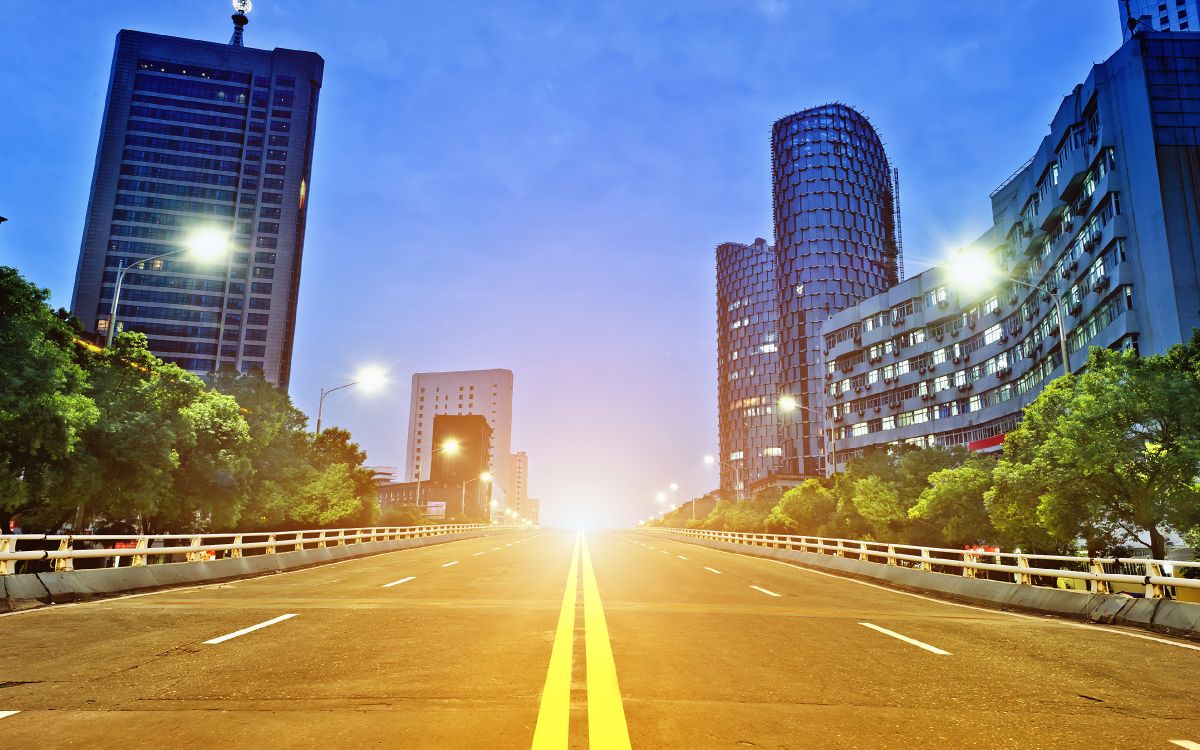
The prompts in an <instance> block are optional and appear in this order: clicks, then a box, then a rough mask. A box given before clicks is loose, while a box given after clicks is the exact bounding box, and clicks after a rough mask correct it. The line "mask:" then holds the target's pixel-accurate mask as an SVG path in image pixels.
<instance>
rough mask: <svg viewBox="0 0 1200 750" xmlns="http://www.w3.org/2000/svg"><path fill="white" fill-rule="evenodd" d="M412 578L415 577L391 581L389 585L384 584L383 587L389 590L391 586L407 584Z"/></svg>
mask: <svg viewBox="0 0 1200 750" xmlns="http://www.w3.org/2000/svg"><path fill="white" fill-rule="evenodd" d="M414 578H416V576H409V577H408V578H401V579H400V580H399V581H392V582H391V583H385V584H383V587H384V588H385V589H390V588H391V587H392V586H399V585H400V584H402V583H408V582H409V581H411V580H412V579H414Z"/></svg>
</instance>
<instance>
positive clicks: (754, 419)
mask: <svg viewBox="0 0 1200 750" xmlns="http://www.w3.org/2000/svg"><path fill="white" fill-rule="evenodd" d="M778 278H779V277H778V274H777V273H776V264H775V248H773V247H771V246H770V245H768V244H767V241H766V240H764V239H757V240H755V241H754V242H753V243H752V244H749V245H744V244H742V243H739V242H726V243H724V244H721V245H718V246H717V411H718V427H719V439H720V448H721V461H722V465H721V488H722V489H724V490H726V491H727V492H729V493H730V494H734V493H736V491H738V490H739V489H744V488H746V487H748V486H749V485H751V484H753V483H755V482H757V481H759V480H762V479H765V478H766V477H768V476H772V475H774V474H777V473H778V472H779V466H780V461H781V456H782V455H783V449H782V446H781V445H780V441H779V437H780V435H779V427H778V423H777V421H776V417H777V414H776V401H777V393H778V386H777V383H776V379H775V378H776V369H777V368H778V364H779V363H778V348H779V340H778V339H779V333H778V315H777V314H776V310H777V300H778V299H779V289H778ZM735 466H736V467H737V471H734V469H733V467H735ZM739 480H740V482H741V487H739V486H738V482H739Z"/></svg>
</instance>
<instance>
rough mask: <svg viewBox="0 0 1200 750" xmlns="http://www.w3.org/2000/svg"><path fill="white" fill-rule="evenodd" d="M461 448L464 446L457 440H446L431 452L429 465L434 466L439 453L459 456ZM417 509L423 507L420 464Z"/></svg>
mask: <svg viewBox="0 0 1200 750" xmlns="http://www.w3.org/2000/svg"><path fill="white" fill-rule="evenodd" d="M461 447H462V444H461V443H459V442H458V439H457V438H446V439H445V440H443V441H442V444H441V446H439V447H437V448H434V449H433V450H431V451H430V452H429V463H430V464H431V465H432V464H433V457H434V456H436V455H437V454H439V453H445V454H446V455H447V456H455V455H458V450H459V448H461ZM417 507H418V508H420V507H421V466H420V464H418V465H417Z"/></svg>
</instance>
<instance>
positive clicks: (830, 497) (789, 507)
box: [765, 479, 837, 536]
mask: <svg viewBox="0 0 1200 750" xmlns="http://www.w3.org/2000/svg"><path fill="white" fill-rule="evenodd" d="M836 513H837V498H836V497H835V496H834V494H833V492H831V491H830V490H829V489H828V488H826V487H825V486H824V485H823V484H821V482H820V481H818V480H816V479H807V480H805V481H804V483H803V484H801V485H799V486H797V487H792V488H791V489H789V490H788V491H787V492H785V493H783V497H781V498H780V499H779V502H778V503H777V504H776V505H775V507H774V508H772V509H771V512H770V513H769V514H768V515H767V518H766V521H765V526H766V529H767V531H768V532H771V533H773V534H802V535H805V536H823V535H824V534H825V533H826V529H827V528H828V526H829V524H830V523H831V522H832V521H833V520H834V515H835V514H836Z"/></svg>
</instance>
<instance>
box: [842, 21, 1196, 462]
mask: <svg viewBox="0 0 1200 750" xmlns="http://www.w3.org/2000/svg"><path fill="white" fill-rule="evenodd" d="M1197 164H1200V36H1197V35H1192V34H1178V33H1162V32H1154V31H1139V32H1138V34H1137V35H1136V37H1135V38H1133V39H1131V40H1130V41H1128V42H1126V43H1125V44H1124V45H1123V46H1122V47H1121V48H1120V49H1119V50H1118V51H1117V52H1116V53H1114V54H1113V55H1112V56H1111V57H1110V58H1109V59H1108V60H1106V61H1104V62H1102V63H1100V64H1098V65H1095V66H1093V67H1092V70H1091V72H1090V74H1089V75H1088V77H1087V79H1086V80H1085V81H1084V82H1083V83H1082V84H1080V85H1078V86H1076V87H1075V89H1074V91H1072V92H1071V94H1069V95H1068V96H1067V97H1066V98H1064V99H1063V101H1062V104H1061V105H1060V106H1059V108H1058V112H1057V114H1055V116H1054V119H1053V121H1052V122H1051V125H1050V132H1049V134H1047V135H1046V136H1045V137H1044V138H1043V139H1042V141H1041V143H1040V144H1039V146H1038V147H1037V149H1036V150H1035V152H1034V154H1033V157H1032V158H1031V159H1030V160H1029V162H1027V163H1026V164H1025V165H1023V166H1022V167H1020V168H1019V169H1018V170H1017V172H1016V173H1015V174H1013V175H1012V176H1011V177H1009V178H1008V179H1007V180H1006V181H1005V182H1004V183H1003V184H1002V185H1001V186H1000V187H998V188H996V190H994V191H993V192H992V194H991V203H992V216H993V222H994V223H993V226H992V227H991V228H990V229H989V230H988V231H987V232H985V233H984V234H983V235H982V236H981V237H979V238H978V239H977V240H975V241H974V242H973V243H972V244H971V245H970V248H969V252H971V253H974V254H978V255H982V256H986V257H987V258H989V259H990V261H991V262H992V263H994V264H995V265H996V266H998V267H999V268H1000V269H1002V271H1001V273H1000V275H1001V276H1002V277H1004V278H1003V279H1002V280H1001V281H1000V282H999V283H997V284H996V285H995V286H993V287H992V288H990V289H987V290H984V291H982V292H976V293H968V291H967V290H966V289H964V288H963V287H961V285H960V284H959V283H956V282H958V280H956V279H955V278H953V276H951V275H950V272H949V269H950V268H952V267H951V266H939V267H935V268H933V269H930V270H929V271H926V272H925V273H922V274H920V275H918V276H915V277H913V278H911V279H909V280H907V281H905V282H903V283H902V284H900V285H898V286H896V287H895V288H893V289H891V290H889V291H888V292H886V293H884V294H880V295H878V296H875V297H872V298H870V299H867V300H864V301H862V302H860V303H859V304H857V305H855V306H853V307H850V308H848V309H846V310H843V311H842V312H840V313H837V314H836V315H834V316H833V317H832V318H831V319H830V320H828V321H827V322H826V324H825V327H824V330H823V335H824V346H825V348H826V350H827V351H828V355H827V358H826V370H825V378H826V380H825V383H826V387H827V392H826V395H827V399H828V401H829V403H830V412H831V414H832V417H831V420H830V424H829V428H830V434H829V438H830V439H829V443H830V444H831V446H832V448H833V449H834V450H835V451H836V454H837V458H836V463H837V464H838V465H839V466H841V465H843V464H844V463H845V462H846V461H847V460H848V459H852V458H854V457H856V456H858V455H861V454H862V452H863V451H864V450H865V449H867V448H872V447H884V446H891V445H899V444H902V443H909V444H915V445H920V446H934V445H956V444H965V445H967V446H969V447H971V448H972V449H975V450H989V449H999V447H1000V446H1001V444H1002V442H1003V440H1004V434H1005V433H1006V432H1008V431H1009V430H1010V429H1012V428H1013V427H1014V426H1015V425H1016V424H1017V423H1018V422H1019V421H1020V419H1021V414H1022V411H1023V409H1024V407H1025V406H1026V405H1028V404H1029V403H1030V402H1031V401H1033V399H1035V398H1036V397H1037V395H1038V394H1039V393H1040V392H1041V391H1042V389H1043V388H1044V387H1045V385H1046V384H1047V382H1049V380H1050V379H1051V378H1054V377H1057V376H1059V375H1062V374H1063V372H1064V369H1065V368H1064V366H1063V354H1062V349H1063V346H1062V339H1063V338H1065V339H1066V347H1065V348H1066V350H1067V357H1068V358H1069V360H1070V362H1069V367H1070V369H1071V370H1073V371H1074V370H1078V369H1079V368H1080V367H1082V366H1083V364H1084V362H1086V360H1087V352H1088V349H1089V348H1091V347H1093V346H1100V347H1108V348H1112V349H1133V350H1135V351H1138V352H1141V353H1142V354H1161V353H1162V352H1164V351H1166V350H1167V349H1168V348H1169V347H1170V346H1172V345H1173V344H1177V343H1180V342H1182V341H1186V340H1188V339H1189V338H1190V337H1191V335H1192V331H1193V329H1196V328H1200V213H1198V212H1197V211H1196V196H1197V195H1200V170H1198V169H1197V167H1196V165H1197ZM1014 279H1015V281H1014ZM1055 297H1057V298H1058V301H1060V302H1061V309H1062V314H1063V319H1062V324H1063V325H1062V328H1063V329H1064V331H1065V335H1062V334H1060V332H1059V308H1060V305H1059V304H1058V301H1056V300H1055Z"/></svg>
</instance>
